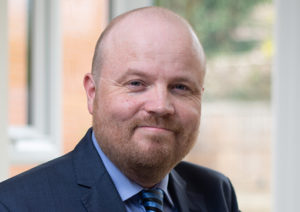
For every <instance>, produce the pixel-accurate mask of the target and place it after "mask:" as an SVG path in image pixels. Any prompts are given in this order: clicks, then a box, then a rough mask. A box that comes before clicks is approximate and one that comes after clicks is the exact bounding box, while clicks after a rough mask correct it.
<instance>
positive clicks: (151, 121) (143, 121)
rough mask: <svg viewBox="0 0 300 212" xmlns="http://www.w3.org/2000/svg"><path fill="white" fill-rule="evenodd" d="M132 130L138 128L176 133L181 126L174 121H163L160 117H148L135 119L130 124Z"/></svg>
mask: <svg viewBox="0 0 300 212" xmlns="http://www.w3.org/2000/svg"><path fill="white" fill-rule="evenodd" d="M132 126H133V129H136V128H138V127H155V128H162V129H166V130H169V131H173V132H174V133H177V132H179V131H180V130H181V128H182V127H181V125H180V124H179V123H178V122H177V121H176V120H174V119H165V118H161V117H154V116H148V117H143V118H137V119H135V120H134V121H133V122H132Z"/></svg>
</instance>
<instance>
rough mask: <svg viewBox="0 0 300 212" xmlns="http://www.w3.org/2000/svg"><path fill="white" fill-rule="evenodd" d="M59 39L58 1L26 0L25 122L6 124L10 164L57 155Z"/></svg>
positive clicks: (59, 85) (43, 159)
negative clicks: (26, 94)
mask: <svg viewBox="0 0 300 212" xmlns="http://www.w3.org/2000/svg"><path fill="white" fill-rule="evenodd" d="M61 40H62V38H61V23H60V2H59V0H51V1H48V0H28V47H27V48H28V61H27V62H28V70H27V71H28V73H30V74H29V77H28V112H27V113H28V114H27V115H28V123H27V125H25V126H9V130H8V134H9V139H10V148H9V154H10V156H11V158H10V160H11V163H12V164H18V165H20V164H32V163H42V162H45V161H48V160H50V159H52V158H55V157H57V156H59V155H60V154H61V149H62V136H61V132H62V131H61V105H62V101H61V95H62V94H61V93H62V89H61V88H62V86H61V75H62V41H61Z"/></svg>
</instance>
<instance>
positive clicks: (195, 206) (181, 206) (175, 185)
mask: <svg viewBox="0 0 300 212" xmlns="http://www.w3.org/2000/svg"><path fill="white" fill-rule="evenodd" d="M169 188H170V192H171V194H172V198H173V200H174V202H175V205H176V207H177V208H178V211H182V212H204V211H207V208H206V205H205V201H204V196H203V194H201V193H199V192H197V193H196V192H193V191H192V188H190V187H189V186H188V185H187V183H186V181H185V180H184V179H183V178H182V177H181V176H180V175H179V174H178V172H177V171H176V167H175V169H173V170H172V171H171V173H170V181H169Z"/></svg>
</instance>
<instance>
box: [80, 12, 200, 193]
mask: <svg viewBox="0 0 300 212" xmlns="http://www.w3.org/2000/svg"><path fill="white" fill-rule="evenodd" d="M162 21H163V22H162ZM177 21H178V20H177ZM105 42H106V44H105V45H106V46H105V48H106V51H105V52H106V53H105V58H104V59H105V60H104V63H103V65H102V68H101V76H100V80H98V83H97V84H95V83H94V80H93V78H92V75H91V74H87V75H86V76H85V81H84V83H85V88H86V92H87V96H88V105H89V111H90V113H91V114H92V115H93V129H94V132H95V135H96V138H97V140H98V142H99V145H100V146H101V148H102V150H103V152H104V153H105V154H106V155H107V156H108V157H109V158H110V160H111V161H112V162H113V163H114V164H115V165H116V166H117V167H118V168H119V169H120V170H121V171H122V172H123V173H124V174H125V175H127V177H129V178H130V179H132V180H134V181H136V182H137V183H139V184H140V185H143V186H145V187H151V186H153V185H154V184H156V183H158V182H159V181H160V180H161V179H162V178H163V177H164V176H165V175H166V174H167V173H168V172H169V171H170V170H171V169H172V168H173V167H174V166H175V165H176V164H177V163H178V162H179V161H180V160H181V159H182V158H183V157H184V156H185V155H186V154H187V153H188V152H189V151H190V149H191V148H192V146H193V144H194V143H195V140H196V138H197V134H198V128H199V123H200V115H201V95H202V91H203V88H202V83H203V76H204V70H203V67H204V64H203V63H204V59H203V56H202V55H203V54H202V52H201V51H202V49H201V47H200V46H198V45H199V44H198V43H197V42H195V40H194V37H193V36H192V35H191V33H190V31H189V29H188V28H187V27H186V26H185V25H183V24H182V23H176V24H174V23H173V22H168V21H166V20H165V19H163V20H161V18H160V19H158V20H155V19H153V18H152V19H151V20H148V19H145V18H143V17H141V18H138V19H137V18H134V19H133V18H130V17H128V18H127V20H125V21H123V22H122V23H119V25H118V27H116V28H115V29H113V31H112V32H110V35H109V37H107V38H106V41H105Z"/></svg>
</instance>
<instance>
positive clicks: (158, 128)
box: [138, 126, 173, 132]
mask: <svg viewBox="0 0 300 212" xmlns="http://www.w3.org/2000/svg"><path fill="white" fill-rule="evenodd" d="M138 128H141V129H145V130H149V131H153V132H173V130H170V129H167V128H164V127H158V126H138Z"/></svg>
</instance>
